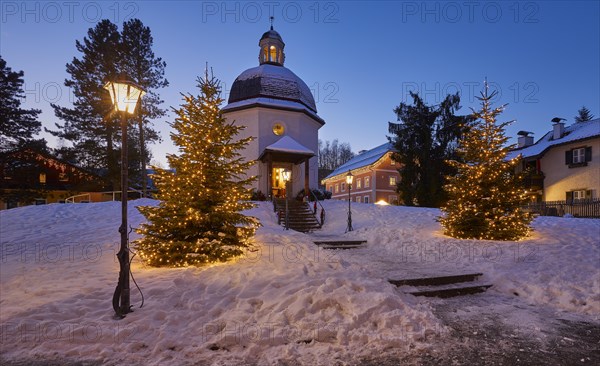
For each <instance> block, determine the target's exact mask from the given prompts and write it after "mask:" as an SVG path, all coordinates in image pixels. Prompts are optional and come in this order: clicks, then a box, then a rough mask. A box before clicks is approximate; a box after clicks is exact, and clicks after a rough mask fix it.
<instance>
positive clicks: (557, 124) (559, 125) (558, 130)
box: [552, 117, 566, 140]
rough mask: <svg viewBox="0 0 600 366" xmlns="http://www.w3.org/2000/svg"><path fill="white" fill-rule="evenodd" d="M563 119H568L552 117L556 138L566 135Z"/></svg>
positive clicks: (554, 137)
mask: <svg viewBox="0 0 600 366" xmlns="http://www.w3.org/2000/svg"><path fill="white" fill-rule="evenodd" d="M563 121H566V119H564V118H559V117H554V118H552V123H553V127H554V136H553V139H554V140H558V139H559V138H561V137H563V136H564V135H565V123H564V122H563Z"/></svg>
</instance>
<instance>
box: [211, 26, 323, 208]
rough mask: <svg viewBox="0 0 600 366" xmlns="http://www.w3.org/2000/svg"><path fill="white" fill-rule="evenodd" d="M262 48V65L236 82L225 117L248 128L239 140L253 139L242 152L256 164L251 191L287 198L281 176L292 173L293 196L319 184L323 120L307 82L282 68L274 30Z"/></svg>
mask: <svg viewBox="0 0 600 366" xmlns="http://www.w3.org/2000/svg"><path fill="white" fill-rule="evenodd" d="M258 45H259V49H260V50H259V54H258V59H259V65H258V66H257V67H253V68H250V69H248V70H246V71H244V72H242V73H241V74H240V75H239V76H238V77H237V78H236V79H235V81H234V82H233V84H232V86H231V91H230V94H229V99H228V104H227V105H226V106H225V107H224V108H223V109H222V111H223V116H224V117H225V118H226V119H227V120H229V121H231V122H232V123H235V124H236V125H240V126H244V127H245V129H244V130H242V131H241V132H240V133H239V135H238V138H240V139H241V138H246V137H253V138H254V140H253V141H252V142H251V143H250V144H249V145H248V146H247V147H246V149H245V151H243V152H242V155H243V156H245V157H246V159H249V160H253V161H255V162H256V164H254V165H253V166H252V168H251V169H250V170H249V172H248V173H247V174H248V176H257V177H258V179H257V181H256V182H255V183H254V187H253V188H254V189H255V190H257V191H260V192H262V193H264V194H266V195H267V196H269V197H281V196H284V195H285V194H286V183H285V182H284V180H283V172H284V171H290V172H291V179H290V183H289V184H290V186H288V187H289V189H291V190H292V192H290V193H292V194H293V195H294V196H295V195H297V194H298V193H299V192H300V191H301V190H302V189H304V190H305V192H306V191H308V189H309V188H310V189H314V188H317V186H318V180H317V175H318V162H317V157H316V155H317V152H318V141H319V137H318V131H319V129H320V128H321V127H322V126H323V125H324V124H325V121H324V120H323V119H322V118H321V117H319V115H318V114H317V107H316V104H315V99H314V97H313V95H312V93H311V91H310V89H309V87H308V86H307V85H306V83H305V82H304V81H303V80H302V79H300V78H299V77H298V76H296V74H294V73H293V72H292V71H291V70H290V69H288V68H286V67H285V66H283V64H284V61H285V53H284V47H285V43H284V42H283V39H282V38H281V35H280V34H279V33H278V32H277V31H275V30H274V29H273V26H271V29H270V30H269V31H267V32H265V33H264V34H263V35H262V37H261V38H260V40H259V42H258Z"/></svg>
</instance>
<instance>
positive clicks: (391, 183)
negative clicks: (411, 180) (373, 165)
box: [390, 175, 396, 186]
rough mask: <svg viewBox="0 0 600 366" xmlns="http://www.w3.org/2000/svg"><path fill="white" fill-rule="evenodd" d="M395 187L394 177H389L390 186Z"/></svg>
mask: <svg viewBox="0 0 600 366" xmlns="http://www.w3.org/2000/svg"><path fill="white" fill-rule="evenodd" d="M395 185H396V177H394V176H393V175H390V186H395Z"/></svg>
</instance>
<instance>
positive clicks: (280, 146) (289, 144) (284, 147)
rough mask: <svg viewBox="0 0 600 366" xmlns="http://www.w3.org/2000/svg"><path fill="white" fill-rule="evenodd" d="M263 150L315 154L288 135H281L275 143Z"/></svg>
mask: <svg viewBox="0 0 600 366" xmlns="http://www.w3.org/2000/svg"><path fill="white" fill-rule="evenodd" d="M265 151H279V152H286V153H293V154H304V155H311V156H313V155H315V152H314V151H312V150H311V149H309V148H307V147H306V146H304V145H302V144H301V143H299V142H298V141H296V140H294V139H293V138H291V137H290V136H283V137H282V138H280V139H279V140H277V141H276V142H275V143H273V144H271V145H269V146H267V147H266V148H265Z"/></svg>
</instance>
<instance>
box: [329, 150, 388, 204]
mask: <svg viewBox="0 0 600 366" xmlns="http://www.w3.org/2000/svg"><path fill="white" fill-rule="evenodd" d="M393 151H394V150H393V146H392V144H391V143H389V142H388V143H385V144H383V145H379V146H377V147H375V148H373V149H371V150H363V151H361V152H359V153H358V155H356V156H355V157H353V158H352V159H350V160H349V161H347V162H346V163H345V164H343V165H341V166H340V167H338V168H337V169H336V170H334V171H333V172H332V173H331V174H329V175H328V176H327V177H326V178H325V179H323V181H322V182H323V185H324V186H325V187H326V189H327V190H328V191H330V192H331V193H332V195H331V198H332V199H337V200H348V193H350V200H351V201H354V202H363V203H388V204H395V205H397V204H398V202H399V201H398V194H397V193H396V183H397V182H398V181H399V179H400V173H399V172H398V168H399V166H398V164H397V163H396V162H395V161H394V160H392V153H393ZM348 172H350V173H352V175H353V183H352V187H350V190H348V187H347V186H346V175H347V174H348Z"/></svg>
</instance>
